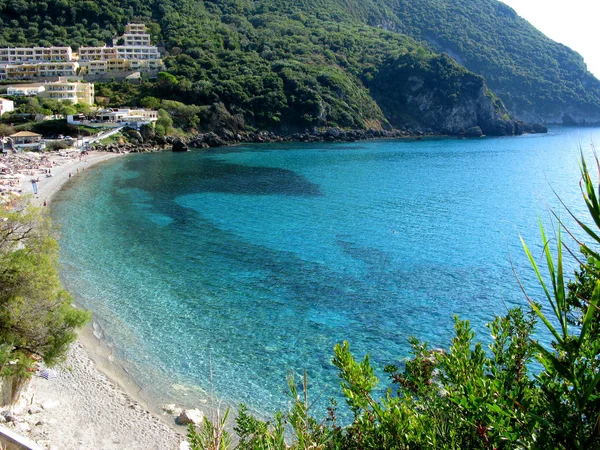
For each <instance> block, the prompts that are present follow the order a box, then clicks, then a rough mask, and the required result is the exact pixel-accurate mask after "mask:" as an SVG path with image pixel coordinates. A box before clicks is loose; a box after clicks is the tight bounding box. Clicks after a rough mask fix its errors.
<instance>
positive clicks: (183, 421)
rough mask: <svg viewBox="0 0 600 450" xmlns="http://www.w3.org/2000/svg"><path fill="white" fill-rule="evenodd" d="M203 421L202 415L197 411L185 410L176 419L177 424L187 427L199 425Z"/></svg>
mask: <svg viewBox="0 0 600 450" xmlns="http://www.w3.org/2000/svg"><path fill="white" fill-rule="evenodd" d="M203 419H204V414H203V413H202V411H200V410H199V409H186V410H184V411H183V412H182V413H181V414H179V417H177V423H178V424H179V425H187V424H188V423H193V424H194V425H200V424H201V423H202V420H203Z"/></svg>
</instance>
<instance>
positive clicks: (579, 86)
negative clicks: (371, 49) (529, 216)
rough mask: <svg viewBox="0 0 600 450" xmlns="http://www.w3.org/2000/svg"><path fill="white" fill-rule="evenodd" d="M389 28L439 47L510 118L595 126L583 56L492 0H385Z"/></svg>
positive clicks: (595, 91) (598, 85) (596, 86)
mask: <svg viewBox="0 0 600 450" xmlns="http://www.w3.org/2000/svg"><path fill="white" fill-rule="evenodd" d="M385 3H386V5H387V6H388V7H389V8H391V9H392V10H393V11H394V15H395V16H396V17H397V18H398V19H399V20H397V21H394V22H393V25H392V26H393V29H395V30H398V31H400V32H402V33H406V34H408V35H410V36H412V37H414V38H415V39H417V40H420V41H422V42H426V43H427V44H428V45H429V48H431V49H432V50H434V51H437V52H446V53H448V54H449V55H451V56H452V57H454V58H455V59H456V60H457V61H458V62H459V63H461V64H463V65H464V66H465V67H467V68H468V69H469V70H472V71H473V72H475V73H478V74H480V75H482V76H483V77H484V78H485V80H486V83H487V84H488V86H489V87H490V88H491V89H492V90H493V91H494V92H495V93H496V94H498V96H500V98H501V99H502V100H503V102H504V104H505V105H506V106H507V108H508V109H509V110H510V111H511V113H513V114H515V115H516V116H517V117H519V118H521V119H523V120H527V121H543V122H550V123H562V122H563V120H564V121H565V122H566V123H571V122H578V123H584V122H595V123H600V81H599V80H598V79H597V78H595V77H594V76H593V75H592V74H591V73H590V72H588V71H587V68H586V66H585V63H584V61H583V58H582V57H581V56H580V55H579V54H578V53H576V52H574V51H573V50H571V49H569V48H568V47H565V46H564V45H562V44H558V43H556V42H554V41H552V40H551V39H549V38H547V37H546V36H545V35H544V34H542V33H541V32H540V31H538V30H537V29H536V28H534V27H533V26H532V25H531V24H530V23H529V22H527V21H526V20H524V19H522V18H521V17H519V16H518V15H517V13H516V12H515V11H514V10H513V9H512V8H510V7H509V6H507V5H505V4H504V3H500V2H498V1H496V0H419V1H415V0H386V1H385Z"/></svg>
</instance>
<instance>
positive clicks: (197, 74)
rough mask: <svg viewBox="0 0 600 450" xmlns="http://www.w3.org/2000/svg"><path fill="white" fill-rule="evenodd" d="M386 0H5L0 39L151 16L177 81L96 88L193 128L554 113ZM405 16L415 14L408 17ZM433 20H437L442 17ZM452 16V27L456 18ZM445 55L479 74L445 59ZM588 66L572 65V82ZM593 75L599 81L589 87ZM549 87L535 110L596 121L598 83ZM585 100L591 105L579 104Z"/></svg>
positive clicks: (504, 118) (72, 33)
mask: <svg viewBox="0 0 600 450" xmlns="http://www.w3.org/2000/svg"><path fill="white" fill-rule="evenodd" d="M386 1H387V2H388V3H387V4H386V3H381V2H375V1H374V0H347V1H344V2H340V1H337V0H301V1H299V2H294V3H293V4H290V3H289V2H283V1H282V0H263V1H259V2H250V1H244V0H239V1H235V0H213V1H204V2H202V1H199V0H178V1H176V0H147V1H142V0H98V1H96V2H92V1H84V0H45V1H32V0H7V1H5V2H2V3H0V21H1V22H0V27H1V28H0V29H1V31H0V46H6V45H34V44H35V45H71V46H73V47H74V48H77V47H78V46H80V45H100V44H101V43H102V42H110V40H111V39H112V37H114V36H115V35H117V34H119V33H121V32H122V31H123V26H124V25H125V24H126V23H127V22H129V21H143V22H145V23H146V24H147V25H149V26H150V32H151V34H152V35H153V39H154V41H155V42H156V43H157V44H158V45H162V46H164V48H165V49H166V51H167V54H168V55H169V56H168V57H166V58H165V59H164V61H165V65H166V67H167V71H168V72H169V73H170V74H172V75H174V77H162V78H161V79H159V81H158V82H156V83H145V84H144V85H143V86H141V87H138V88H131V87H127V88H123V87H122V86H121V87H119V86H114V85H112V86H107V87H105V88H103V87H100V89H99V90H98V92H99V93H100V94H101V95H105V96H107V97H108V98H110V101H111V102H112V103H113V104H118V103H122V102H129V103H131V102H133V103H140V102H142V99H143V98H144V97H148V96H151V97H158V98H161V99H169V100H174V101H178V102H182V103H184V104H186V105H195V106H196V107H197V108H196V109H192V110H189V111H188V112H189V113H190V114H192V115H194V117H191V118H189V117H188V118H187V120H186V123H185V125H184V129H185V128H198V127H200V128H202V127H203V126H206V122H207V110H208V108H209V107H210V105H213V104H215V103H223V104H224V105H225V106H226V107H227V109H228V110H229V111H230V112H231V113H232V114H234V115H238V116H239V117H240V118H241V119H242V120H243V121H244V122H245V123H246V124H247V125H248V126H250V127H253V128H267V129H275V130H279V131H283V132H286V131H296V130H303V129H307V128H308V129H310V128H312V127H315V126H316V127H321V126H340V127H346V128H369V127H374V128H380V127H383V128H389V127H390V126H393V127H398V128H403V127H409V128H411V129H424V130H425V131H432V132H443V133H448V134H460V133H462V132H464V131H466V130H467V129H469V128H471V127H474V126H479V127H480V128H481V129H482V130H483V131H484V133H487V134H512V133H514V132H519V131H520V130H521V128H520V126H519V125H518V124H516V122H514V121H513V120H512V119H511V118H510V117H509V112H508V111H507V110H506V109H505V107H504V105H503V102H502V101H501V100H504V101H505V102H508V105H509V106H510V108H511V110H512V111H514V112H517V113H518V114H519V116H520V117H522V118H524V119H527V120H530V119H539V118H542V119H544V120H547V118H548V117H550V114H549V113H544V114H537V115H536V114H530V113H529V112H527V111H526V108H525V107H523V106H522V105H527V101H528V99H527V98H526V97H525V94H526V93H525V92H523V93H519V92H517V93H514V92H512V91H510V90H509V89H506V88H504V86H505V84H506V83H504V79H505V78H506V77H501V76H497V77H495V78H494V77H493V76H492V77H490V79H491V82H490V83H492V82H493V83H494V84H492V86H493V89H496V90H497V93H499V97H500V98H498V97H497V96H495V95H494V94H492V92H490V91H489V90H488V88H487V86H486V84H485V82H484V78H482V77H480V76H477V75H475V73H477V72H479V73H482V74H483V75H484V76H485V73H483V70H478V69H480V67H479V66H477V67H469V64H468V61H467V60H466V59H465V58H464V57H460V56H459V55H458V52H457V51H454V50H453V49H452V48H450V45H449V44H447V47H448V48H441V47H440V48H437V47H435V46H434V45H433V44H431V43H430V42H429V41H426V38H428V37H430V36H429V35H430V34H431V33H427V32H421V31H422V30H420V29H418V28H416V25H415V23H418V22H420V21H422V22H423V27H425V26H431V27H432V28H435V26H434V24H433V22H432V23H431V24H430V25H428V23H429V22H427V21H425V20H424V19H423V17H422V16H423V11H424V10H423V8H424V7H423V8H422V2H420V3H419V5H421V6H417V5H416V3H417V2H411V3H415V5H412V6H414V11H413V10H409V9H407V8H408V7H407V6H406V5H404V3H402V2H399V1H398V2H396V3H394V1H395V0H386ZM446 1H449V0H443V2H446ZM470 1H472V2H473V1H481V2H484V1H489V2H490V3H491V2H492V1H493V0H470ZM443 2H437V3H443ZM407 3H408V2H407ZM433 3H436V2H433ZM494 3H496V2H494ZM402 8H404V9H402ZM403 11H404V12H403ZM404 13H406V14H414V15H415V17H414V18H413V19H411V20H408V19H406V18H405V17H404V18H403V16H402V14H404ZM431 16H432V17H428V20H431V21H435V20H438V21H439V20H441V19H435V18H434V17H433V16H434V15H433V14H432V15H431ZM446 16H448V17H450V16H452V15H451V14H446ZM419 17H420V19H419ZM401 19H402V20H401ZM473 20H474V19H473ZM448 22H449V23H450V25H448V30H450V29H451V26H454V25H451V24H452V23H454V22H452V21H451V20H449V19H448ZM525 24H526V23H525ZM526 25H528V24H526ZM457 26H458V25H457ZM532 30H533V29H532ZM401 32H403V33H407V34H402V33H401ZM533 32H535V30H533ZM533 32H532V33H533ZM449 33H450V32H449ZM408 34H410V35H412V36H413V37H411V36H408ZM533 34H535V33H533ZM538 34H539V33H538ZM444 42H445V43H446V41H444ZM447 42H450V38H448V39H447ZM464 45H465V46H466V47H467V48H470V47H468V45H467V44H464ZM469 45H470V44H469ZM555 45H556V44H555ZM563 48H564V47H563ZM439 50H447V53H448V54H450V55H452V56H454V57H456V58H457V59H458V60H459V61H460V62H461V63H463V64H464V65H465V66H467V67H469V68H470V70H472V71H473V72H475V73H473V72H470V71H469V70H467V69H465V68H464V67H461V66H460V65H459V64H457V63H456V62H455V61H454V60H452V59H451V58H448V57H447V56H444V55H442V56H440V55H439V54H437V53H436V51H439ZM571 53H572V52H571ZM575 55H576V54H575ZM579 59H580V58H579ZM497 64H499V65H502V61H501V60H498V61H497ZM578 67H579V66H578ZM579 69H581V68H579ZM579 69H578V68H577V67H576V68H575V69H573V70H574V72H573V74H572V75H571V77H572V78H576V76H577V74H578V73H579V72H577V70H579ZM514 70H517V69H514ZM496 72H497V73H500V71H496ZM563 72H564V71H561V70H558V71H557V73H558V74H559V75H561V74H563ZM557 76H558V75H557ZM530 78H531V77H530ZM485 79H487V77H485ZM559 81H560V80H559ZM594 81H597V80H595V79H594V78H593V77H592V78H591V81H589V83H588V84H590V85H593V83H594ZM503 83H504V84H503ZM540 83H541V84H542V85H544V86H546V85H548V86H549V87H548V89H549V92H550V93H551V94H552V95H550V94H547V95H546V97H543V96H542V94H540V93H539V92H538V91H539V90H538V91H535V92H538V93H536V94H535V95H536V97H535V98H534V97H532V98H533V99H534V100H532V101H534V103H535V102H537V103H539V105H540V106H539V108H538V106H537V104H536V105H534V106H532V108H534V109H535V108H538V109H539V110H540V111H554V110H552V108H554V107H555V105H556V104H557V103H560V102H559V100H558V99H557V98H558V97H560V99H562V100H561V101H563V103H565V101H564V99H565V98H566V99H574V100H572V102H571V103H572V104H573V105H575V106H573V107H572V117H573V118H575V119H578V118H581V117H583V116H582V114H584V113H585V114H588V115H589V116H590V117H592V116H594V114H595V113H596V109H598V106H597V103H598V102H599V101H598V99H599V98H600V95H596V94H595V91H593V90H588V91H583V90H582V89H583V88H581V89H579V91H573V92H575V94H571V91H570V90H569V89H567V88H564V89H563V90H562V91H560V90H558V89H556V88H555V84H556V83H558V81H557V82H556V83H554V84H552V82H551V81H548V80H545V79H544V80H541V81H540ZM563 84H565V83H563ZM592 87H593V86H592ZM540 92H541V91H540ZM557 92H558V93H557ZM578 92H579V94H578ZM584 95H585V96H586V97H585V98H586V99H587V103H586V104H585V105H584V106H586V107H587V109H585V108H583V106H581V105H583V103H582V102H581V101H580V97H583V96H584ZM541 99H546V100H548V99H549V100H548V101H547V102H546V103H544V102H543V101H542V100H541ZM544 108H545V109H544ZM563 109H565V110H566V106H565V107H564V108H563ZM555 115H556V114H555ZM561 118H562V117H561Z"/></svg>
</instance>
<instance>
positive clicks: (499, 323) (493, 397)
mask: <svg viewBox="0 0 600 450" xmlns="http://www.w3.org/2000/svg"><path fill="white" fill-rule="evenodd" d="M598 166H599V167H598V168H599V169H600V163H599V164H598ZM581 169H582V170H581V171H582V182H581V187H582V193H583V198H584V201H585V204H586V206H587V209H588V211H589V217H588V218H587V220H583V219H581V218H575V217H574V221H575V223H576V224H577V225H576V226H579V229H580V232H579V233H577V232H576V230H574V229H566V228H565V226H564V225H563V222H562V220H561V219H560V218H559V216H558V215H554V218H555V222H556V223H553V224H552V229H553V230H555V231H554V233H553V235H552V236H548V235H547V234H546V230H545V228H544V226H543V225H541V223H540V230H541V239H542V243H541V244H542V245H541V248H542V249H543V250H542V255H543V260H544V263H543V264H541V263H539V262H538V260H537V258H536V257H535V256H534V255H533V254H532V251H531V250H530V249H529V247H528V246H527V244H526V243H525V242H524V241H523V247H524V250H525V252H526V254H527V256H528V258H529V260H530V263H531V266H532V270H533V271H534V273H535V275H536V277H537V279H538V281H539V285H540V288H541V289H540V290H539V292H540V294H541V298H537V297H529V293H528V292H525V291H524V295H525V299H526V302H525V303H526V305H527V306H526V307H518V308H513V309H510V310H509V311H508V312H507V314H506V315H504V316H498V317H495V318H494V319H493V320H492V322H490V323H489V324H488V330H489V333H490V338H489V339H487V340H478V339H476V336H475V333H474V332H473V330H472V329H471V326H470V324H469V321H468V320H463V319H460V318H457V317H456V318H455V336H454V338H453V339H452V342H451V344H450V345H449V347H448V348H447V349H431V348H429V346H428V344H427V343H426V342H420V341H418V340H416V339H415V338H410V344H411V346H412V358H411V359H410V360H408V361H407V362H405V363H403V364H398V365H390V366H387V367H385V373H386V374H387V376H388V379H387V380H385V381H383V380H380V379H378V378H377V376H376V375H375V368H374V367H373V366H372V365H371V363H370V359H369V356H368V355H366V356H365V357H364V358H363V359H358V358H357V357H356V356H355V355H354V354H353V353H352V351H351V347H350V344H349V343H348V342H343V343H340V344H337V345H336V346H335V349H334V357H333V364H334V365H335V366H336V367H337V369H338V371H339V378H340V387H341V391H342V394H343V396H344V398H345V403H346V405H339V406H338V405H337V404H336V403H335V402H333V401H332V403H331V406H330V407H329V409H328V411H329V414H328V416H327V417H322V418H317V417H314V415H313V413H312V407H313V405H314V402H315V401H316V400H318V397H314V396H309V395H308V382H307V378H306V374H305V375H304V377H303V380H302V383H301V384H299V383H297V381H296V379H295V378H294V376H293V374H290V377H289V378H288V394H289V397H290V400H291V402H290V404H291V406H290V409H289V410H287V411H285V412H279V413H277V414H275V415H274V417H273V418H271V419H269V420H266V421H263V420H259V419H256V418H255V417H253V416H252V415H251V414H250V413H249V411H248V409H247V408H246V407H245V406H243V405H242V406H241V407H240V409H239V413H238V416H237V419H236V426H235V428H234V430H235V432H236V433H237V435H238V437H239V446H238V448H240V449H252V450H258V449H288V448H291V449H300V448H302V449H305V448H315V449H316V448H320V449H327V448H331V449H333V448H340V449H383V448H385V449H408V448H444V449H471V448H478V449H479V448H481V449H487V448H489V449H492V448H493V449H501V448H506V449H512V448H532V449H534V448H535V449H596V448H600V433H599V432H598V421H599V420H600V403H599V402H598V399H599V395H600V389H599V383H600V366H599V363H598V355H599V353H600V334H599V331H600V328H599V326H598V323H599V321H598V315H599V305H600V190H598V188H597V183H596V182H595V181H593V180H592V178H591V176H590V172H589V169H588V167H587V165H586V161H585V159H583V157H582V160H581ZM567 211H569V210H568V209H567ZM565 229H566V232H567V233H568V234H569V235H570V236H571V237H572V238H573V240H574V242H575V243H576V245H577V246H579V250H576V249H574V248H568V247H567V246H566V244H565V242H566V241H565V240H564V239H563V234H564V233H565ZM565 249H566V250H567V251H568V252H569V253H570V254H572V256H573V257H574V258H575V260H576V261H579V268H578V270H577V271H576V272H575V277H574V279H573V280H572V281H566V280H567V274H565V260H564V253H565ZM544 270H545V271H547V275H542V273H543V271H544ZM381 384H383V387H382V386H381ZM342 407H345V408H347V410H349V412H350V415H351V420H350V421H349V422H347V421H344V420H340V419H338V412H339V410H340V408H342ZM215 429H217V430H221V431H220V432H214V430H215ZM209 431H210V432H209ZM223 433H224V431H223V422H217V423H211V422H209V421H208V420H207V419H205V422H204V424H201V425H200V428H199V429H195V428H194V427H193V426H190V427H189V430H188V436H189V438H190V441H191V442H192V444H193V445H192V448H193V449H194V450H198V449H206V448H223V449H224V448H227V446H226V442H225V440H223V439H222V436H223ZM215 442H218V443H219V446H211V444H214V443H215Z"/></svg>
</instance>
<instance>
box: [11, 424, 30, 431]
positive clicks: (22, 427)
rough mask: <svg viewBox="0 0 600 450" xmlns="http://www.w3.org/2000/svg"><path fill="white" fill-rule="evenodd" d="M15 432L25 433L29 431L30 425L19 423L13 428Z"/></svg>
mask: <svg viewBox="0 0 600 450" xmlns="http://www.w3.org/2000/svg"><path fill="white" fill-rule="evenodd" d="M15 430H17V431H19V432H21V433H27V432H28V431H29V430H31V425H29V424H28V423H27V422H21V423H19V424H17V426H16V427H15Z"/></svg>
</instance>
